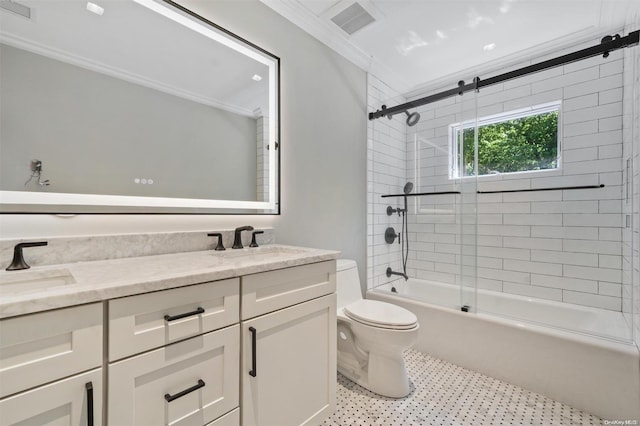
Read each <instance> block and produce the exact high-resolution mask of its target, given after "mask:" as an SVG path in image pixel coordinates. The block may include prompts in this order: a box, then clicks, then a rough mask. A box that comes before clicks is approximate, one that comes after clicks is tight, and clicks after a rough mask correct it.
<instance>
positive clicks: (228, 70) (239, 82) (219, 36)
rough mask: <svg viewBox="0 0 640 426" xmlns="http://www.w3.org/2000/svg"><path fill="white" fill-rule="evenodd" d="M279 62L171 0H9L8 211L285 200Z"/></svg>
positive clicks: (257, 205)
mask: <svg viewBox="0 0 640 426" xmlns="http://www.w3.org/2000/svg"><path fill="white" fill-rule="evenodd" d="M278 66H279V59H278V58H277V57H275V56H274V55H272V54H270V53H268V52H266V51H264V50H262V49H261V48H259V47H257V46H255V45H253V44H251V43H249V42H247V41H245V40H242V39H240V38H238V37H236V36H234V35H233V34H230V33H228V32H227V31H225V30H223V29H221V28H219V27H217V26H215V25H214V24H212V23H211V22H208V21H206V20H204V19H203V18H200V17H198V16H197V15H195V14H193V13H191V12H190V11H188V10H186V9H183V8H182V7H181V6H179V5H178V4H176V3H173V2H171V1H167V0H91V1H89V2H87V1H86V0H56V1H52V0H16V1H10V0H1V1H0V115H1V122H0V205H1V210H0V211H1V212H4V213H7V212H14V213H15V212H24V213H222V214H230V213H243V214H261V213H262V214H277V213H279V191H278V188H279V176H280V173H279V161H278V159H279V111H278V108H279V67H278Z"/></svg>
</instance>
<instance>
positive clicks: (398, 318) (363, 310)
mask: <svg viewBox="0 0 640 426" xmlns="http://www.w3.org/2000/svg"><path fill="white" fill-rule="evenodd" d="M344 313H345V315H346V316H347V317H349V318H350V319H352V320H354V321H357V322H359V323H361V324H365V325H368V326H371V327H377V328H386V329H392V330H410V329H412V328H415V327H417V325H418V318H417V317H416V316H415V315H414V314H413V312H410V311H408V310H407V309H404V308H402V307H400V306H397V305H392V304H391V303H385V302H379V301H377V300H369V299H362V300H358V301H357V302H354V303H351V304H349V305H347V306H345V307H344Z"/></svg>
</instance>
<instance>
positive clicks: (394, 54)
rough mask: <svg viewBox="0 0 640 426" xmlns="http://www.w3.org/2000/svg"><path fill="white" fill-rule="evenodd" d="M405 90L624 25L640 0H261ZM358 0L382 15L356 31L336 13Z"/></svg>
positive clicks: (543, 51) (453, 81)
mask: <svg viewBox="0 0 640 426" xmlns="http://www.w3.org/2000/svg"><path fill="white" fill-rule="evenodd" d="M261 1H262V2H263V3H265V4H266V5H267V6H269V7H271V8H272V9H274V10H275V11H276V12H278V13H280V14H281V15H283V16H284V17H285V18H287V19H289V20H290V21H292V22H293V23H294V24H296V25H298V26H299V27H301V28H302V29H303V30H305V31H307V32H308V33H310V34H311V35H313V36H314V37H316V38H318V39H319V40H320V41H322V42H324V43H325V44H327V45H328V46H329V47H331V48H333V49H334V50H336V51H337V52H339V53H340V54H342V55H343V56H345V57H346V58H347V59H349V60H351V61H352V62H354V63H355V64H356V65H358V66H360V67H361V68H363V69H365V70H367V71H369V72H372V73H374V74H376V76H377V77H379V78H381V79H382V80H383V81H385V82H386V83H387V84H389V85H390V86H392V87H393V88H395V89H396V90H398V91H400V92H401V93H406V94H411V93H412V92H417V91H420V90H424V89H425V88H427V87H430V86H438V85H439V86H443V85H445V86H452V87H453V86H455V84H456V83H457V81H458V80H460V79H467V78H470V77H472V76H473V74H465V73H470V72H472V71H473V70H474V69H482V70H488V69H496V68H499V67H501V66H508V65H509V64H512V63H515V62H516V61H520V60H522V59H524V58H526V57H531V56H532V55H542V54H547V53H550V52H552V51H554V50H558V49H560V48H562V47H567V46H570V45H572V44H575V43H577V42H582V41H591V40H593V41H594V44H595V43H597V42H598V41H599V39H600V37H601V36H602V35H603V34H608V33H609V32H611V31H618V30H620V29H621V28H622V27H623V26H624V24H625V19H626V18H627V16H628V15H630V14H631V13H632V11H635V10H637V9H640V2H638V1H637V0H635V1H634V0H497V1H496V0H475V1H474V0H466V1H465V0H261ZM355 1H357V2H358V3H359V4H360V5H361V6H362V7H363V8H364V9H365V10H366V11H367V12H368V13H369V14H370V15H371V16H372V17H373V18H374V19H375V21H374V22H373V23H371V24H369V25H367V26H365V27H363V28H362V29H360V30H358V31H356V32H354V33H353V34H351V35H349V34H347V33H346V32H345V31H343V30H342V29H341V28H339V27H338V26H337V25H336V24H334V22H332V20H331V18H332V17H334V16H335V15H336V14H338V13H340V12H341V11H343V10H345V9H346V8H348V7H349V6H351V5H352V4H353V3H354V2H355Z"/></svg>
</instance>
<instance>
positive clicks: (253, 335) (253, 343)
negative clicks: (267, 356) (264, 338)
mask: <svg viewBox="0 0 640 426" xmlns="http://www.w3.org/2000/svg"><path fill="white" fill-rule="evenodd" d="M249 333H251V371H249V375H250V376H251V377H256V375H257V374H258V369H257V366H256V365H257V353H256V334H258V332H257V331H256V329H255V328H253V327H249Z"/></svg>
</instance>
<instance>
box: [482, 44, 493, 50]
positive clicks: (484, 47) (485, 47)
mask: <svg viewBox="0 0 640 426" xmlns="http://www.w3.org/2000/svg"><path fill="white" fill-rule="evenodd" d="M495 48H496V44H495V43H489V44H485V45H484V46H483V47H482V49H484V51H485V52H489V51H491V50H493V49H495Z"/></svg>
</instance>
